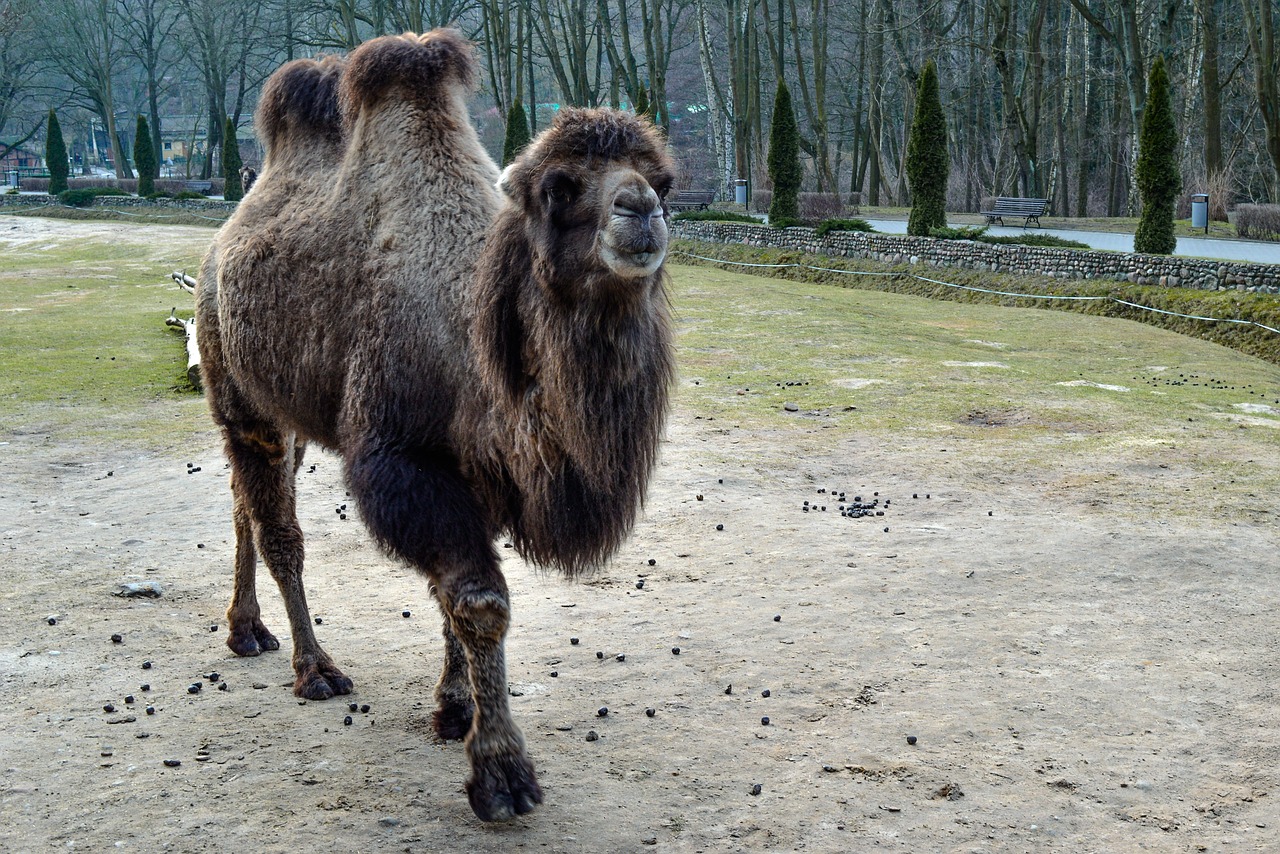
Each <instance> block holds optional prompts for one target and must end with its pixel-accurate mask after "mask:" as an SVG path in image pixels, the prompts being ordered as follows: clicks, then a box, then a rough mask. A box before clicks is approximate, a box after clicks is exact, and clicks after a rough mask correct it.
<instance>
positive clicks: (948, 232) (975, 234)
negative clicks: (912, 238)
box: [929, 225, 987, 240]
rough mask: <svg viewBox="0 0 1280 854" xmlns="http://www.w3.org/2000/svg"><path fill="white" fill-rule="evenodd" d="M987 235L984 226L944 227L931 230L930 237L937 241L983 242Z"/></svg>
mask: <svg viewBox="0 0 1280 854" xmlns="http://www.w3.org/2000/svg"><path fill="white" fill-rule="evenodd" d="M986 233H987V227H986V226H985V225H983V226H964V225H962V226H950V225H944V226H941V227H939V228H933V229H930V230H929V236H930V237H932V238H934V239H936V240H981V239H982V237H983V235H985V234H986Z"/></svg>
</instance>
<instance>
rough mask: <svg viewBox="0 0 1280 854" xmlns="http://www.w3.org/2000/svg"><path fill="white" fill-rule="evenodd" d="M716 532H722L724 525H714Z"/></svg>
mask: <svg viewBox="0 0 1280 854" xmlns="http://www.w3.org/2000/svg"><path fill="white" fill-rule="evenodd" d="M716 530H717V531H723V530H724V525H716Z"/></svg>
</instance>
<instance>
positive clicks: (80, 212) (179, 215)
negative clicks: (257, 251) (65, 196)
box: [0, 196, 231, 228]
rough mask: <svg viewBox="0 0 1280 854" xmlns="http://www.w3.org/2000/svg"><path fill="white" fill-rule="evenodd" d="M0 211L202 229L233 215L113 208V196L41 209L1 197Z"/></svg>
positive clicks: (4, 212) (45, 216) (59, 217)
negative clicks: (13, 204) (89, 204)
mask: <svg viewBox="0 0 1280 854" xmlns="http://www.w3.org/2000/svg"><path fill="white" fill-rule="evenodd" d="M0 214H8V215H9V216H32V217H41V218H44V219H69V220H76V221H81V222H85V221H92V222H117V223H127V224H130V225H138V224H143V225H196V226H200V227H201V228H217V227H218V226H220V225H222V223H224V222H226V221H227V219H228V218H230V216H231V212H230V211H226V212H224V211H220V210H207V211H187V210H183V209H182V208H161V207H155V208H149V207H130V208H128V209H125V208H113V207H111V202H110V197H103V198H100V199H98V200H97V201H96V202H95V203H94V205H93V206H92V207H88V208H66V207H58V206H53V207H47V208H38V209H36V208H19V207H7V208H6V207H5V206H4V197H3V196H0Z"/></svg>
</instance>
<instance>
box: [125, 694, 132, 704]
mask: <svg viewBox="0 0 1280 854" xmlns="http://www.w3.org/2000/svg"><path fill="white" fill-rule="evenodd" d="M124 701H125V703H126V704H128V705H130V706H132V705H133V695H132V694H128V695H126V696H125V698H124Z"/></svg>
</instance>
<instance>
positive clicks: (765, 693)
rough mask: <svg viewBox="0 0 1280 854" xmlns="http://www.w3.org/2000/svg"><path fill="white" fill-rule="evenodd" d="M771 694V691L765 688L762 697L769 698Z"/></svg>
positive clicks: (761, 693)
mask: <svg viewBox="0 0 1280 854" xmlns="http://www.w3.org/2000/svg"><path fill="white" fill-rule="evenodd" d="M769 694H770V691H769V689H768V688H765V689H764V690H763V691H761V692H760V696H761V697H768V696H769Z"/></svg>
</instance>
